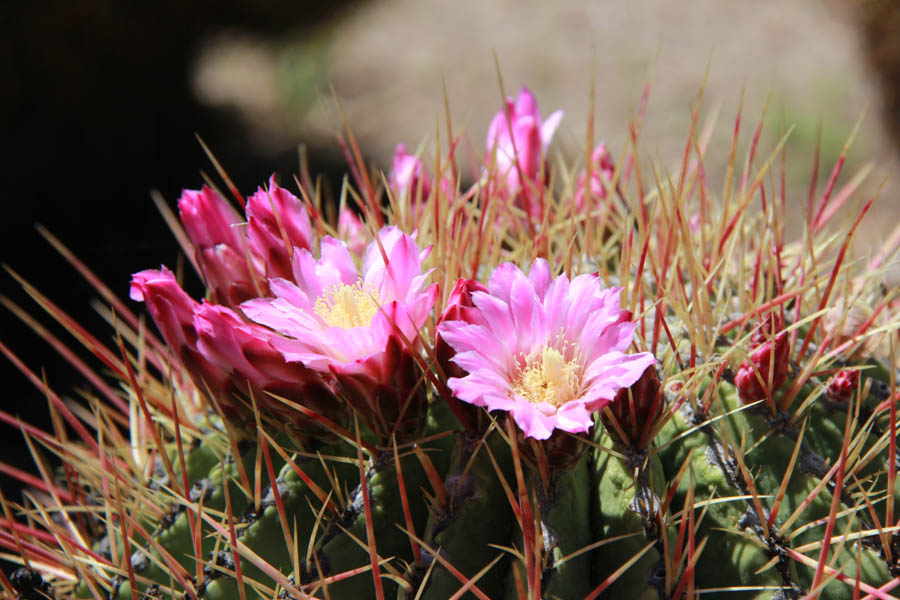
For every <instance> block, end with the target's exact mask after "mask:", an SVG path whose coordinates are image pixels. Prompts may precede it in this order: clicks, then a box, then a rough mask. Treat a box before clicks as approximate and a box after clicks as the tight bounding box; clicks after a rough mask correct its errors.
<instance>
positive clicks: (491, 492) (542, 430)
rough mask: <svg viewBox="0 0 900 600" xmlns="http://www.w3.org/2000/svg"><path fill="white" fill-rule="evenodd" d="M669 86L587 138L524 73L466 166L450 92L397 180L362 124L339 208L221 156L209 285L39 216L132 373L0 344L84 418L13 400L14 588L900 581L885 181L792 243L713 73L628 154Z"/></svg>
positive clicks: (849, 587)
mask: <svg viewBox="0 0 900 600" xmlns="http://www.w3.org/2000/svg"><path fill="white" fill-rule="evenodd" d="M648 91H649V87H648ZM646 98H647V96H646V93H645V95H644V97H643V100H642V103H641V105H640V107H639V109H638V110H637V115H638V117H637V118H636V120H635V121H634V122H633V123H631V124H630V127H629V128H628V136H627V141H626V142H625V143H624V145H623V147H622V148H619V149H617V151H614V149H612V148H611V147H609V146H607V145H606V144H599V143H598V144H595V142H594V140H592V139H591V134H590V132H591V128H590V127H589V128H588V131H589V135H588V139H587V143H586V144H585V150H584V156H585V159H586V160H587V162H586V163H585V164H580V163H579V162H578V161H576V162H575V164H574V165H567V164H563V163H561V162H560V163H558V164H557V163H550V162H549V161H548V159H547V149H548V145H549V144H550V142H551V138H552V137H553V134H554V131H555V130H556V128H557V126H558V125H559V123H560V119H561V117H562V113H561V112H559V111H557V112H556V113H553V115H551V116H550V117H549V118H547V119H546V120H542V118H541V114H540V111H539V109H538V106H537V103H536V100H535V98H534V96H533V95H532V94H531V93H530V92H529V91H528V90H526V89H523V90H522V91H521V92H520V94H519V95H518V97H517V98H516V99H509V100H507V101H506V103H505V105H504V107H503V109H502V110H501V111H500V112H498V113H497V115H496V116H495V118H494V120H493V122H492V123H491V126H490V130H489V132H488V135H487V141H486V144H485V148H484V153H483V154H482V155H481V163H480V165H477V166H476V167H475V168H474V171H473V172H471V173H469V178H468V179H464V178H463V177H462V176H461V170H460V165H459V161H458V156H457V155H456V152H455V150H456V149H457V148H458V142H459V141H460V137H459V133H458V132H456V131H453V130H452V129H451V127H450V121H449V119H448V121H447V128H446V130H445V131H442V132H441V135H444V136H445V139H444V140H437V143H436V144H434V146H435V148H434V152H433V155H432V156H428V155H426V154H425V153H423V152H422V151H421V150H420V151H419V152H417V153H412V154H411V153H408V152H407V150H406V148H405V147H404V146H403V145H399V146H398V148H397V155H396V156H395V160H394V163H393V168H392V169H391V171H390V172H389V173H388V174H386V175H382V174H377V172H376V171H375V170H374V169H372V168H370V167H369V166H368V165H366V164H365V163H364V162H363V161H362V159H361V158H360V154H359V152H358V150H357V147H356V143H355V141H354V139H353V137H352V134H351V133H350V132H349V128H348V129H347V132H346V134H345V136H342V137H341V139H340V143H341V145H342V147H343V148H345V150H346V153H347V157H348V162H349V169H350V173H351V178H348V180H347V181H348V182H347V183H346V185H345V188H344V189H343V190H342V193H341V202H340V205H339V206H338V207H335V206H334V205H333V204H329V203H327V202H325V201H324V200H323V198H322V194H321V188H320V187H319V186H318V185H316V184H315V183H314V182H313V181H312V180H311V179H310V178H309V176H308V174H307V173H306V170H305V169H304V170H303V171H304V173H303V175H302V176H301V177H299V178H294V180H293V182H292V184H291V185H289V186H286V187H282V186H281V185H279V184H278V183H276V180H275V178H274V177H273V178H272V179H271V180H270V181H269V182H268V184H266V185H265V186H263V187H261V188H260V189H259V190H258V191H257V192H256V193H255V194H253V195H252V196H250V197H249V198H244V197H243V196H242V195H241V194H240V193H238V192H237V190H236V189H234V187H233V185H231V184H230V180H229V179H228V177H227V176H226V175H225V173H224V172H221V171H220V175H221V176H222V179H223V181H224V182H225V185H224V190H225V191H224V192H223V191H220V190H218V189H216V187H215V186H214V184H213V183H212V182H210V183H209V185H208V186H206V187H204V188H203V189H202V190H200V191H185V192H184V193H183V195H182V196H181V198H180V200H179V201H178V216H177V217H176V216H175V215H174V214H173V213H172V212H171V211H170V209H169V208H168V207H167V205H166V204H165V203H164V202H160V203H159V204H160V208H161V210H162V212H163V216H164V217H165V218H166V219H167V221H168V222H169V223H170V225H171V227H172V229H173V231H174V233H175V235H176V237H177V239H178V241H179V242H180V244H181V246H182V248H183V250H184V253H185V255H186V256H187V258H188V260H189V261H190V262H191V264H192V266H193V267H194V269H195V271H196V272H197V273H198V274H199V276H200V277H201V278H202V279H203V281H204V283H205V284H206V289H207V293H206V297H205V298H203V299H201V300H197V299H195V298H191V297H190V296H189V295H188V294H187V293H186V292H184V291H183V289H182V288H181V286H180V283H179V280H178V277H177V276H176V275H175V274H174V273H173V272H172V271H169V270H168V269H167V268H166V267H162V268H161V269H159V270H148V271H141V272H139V273H136V274H135V275H134V276H133V280H132V286H131V298H132V299H133V300H135V301H138V302H142V303H143V304H142V305H134V304H126V303H124V302H122V301H120V300H118V299H117V297H116V294H115V293H113V292H111V291H110V290H108V289H106V288H105V287H104V286H103V284H102V283H101V282H99V281H97V280H96V278H95V277H93V275H92V274H91V272H90V271H89V270H88V268H87V267H86V266H85V265H83V264H81V263H80V262H79V261H78V260H77V259H76V258H75V257H74V256H72V255H71V254H70V253H69V252H68V251H67V250H66V249H65V247H64V246H63V245H62V244H61V243H60V242H59V241H58V240H56V239H55V238H53V237H52V236H51V235H50V234H49V233H45V235H46V237H47V238H48V240H49V241H50V242H51V243H52V244H53V245H54V246H55V247H57V248H58V249H59V250H60V252H61V253H62V254H63V256H64V257H65V258H67V259H68V260H69V261H70V262H71V263H72V265H73V266H74V267H75V268H76V269H78V270H79V271H81V272H82V273H83V274H84V275H85V277H87V278H88V279H89V280H90V281H91V282H92V283H93V284H94V285H95V286H96V287H97V290H98V292H99V293H100V294H101V295H102V296H103V298H105V299H106V301H108V302H109V303H110V310H109V311H108V316H109V320H110V324H111V325H112V326H113V327H114V328H115V338H114V339H115V342H114V343H113V344H111V345H109V346H107V345H104V344H103V343H102V342H100V341H99V340H98V339H97V338H95V337H94V336H93V335H92V334H91V333H90V332H87V331H84V330H83V329H81V328H80V327H79V326H78V324H77V323H74V322H73V321H72V320H71V319H70V318H69V317H67V316H66V315H65V314H64V313H63V312H62V311H61V310H60V309H59V308H57V307H56V306H55V305H54V304H52V302H50V301H49V300H48V299H46V298H45V297H43V296H42V295H41V294H40V292H39V291H38V290H36V289H34V288H32V287H31V286H29V285H28V284H27V283H26V282H25V281H24V280H23V279H21V278H20V277H19V276H17V275H14V276H15V277H16V279H17V280H18V281H19V282H20V283H21V284H22V285H23V286H25V288H26V289H27V290H28V292H29V293H30V294H31V295H32V296H33V297H34V299H35V300H36V301H37V302H38V303H39V304H40V306H41V307H43V308H44V309H46V311H47V312H48V313H49V315H50V316H51V317H53V318H55V319H57V320H58V321H60V322H61V323H63V324H64V325H65V326H66V327H67V328H68V329H69V330H70V331H71V332H72V334H73V335H74V336H75V337H76V339H77V340H78V341H79V342H81V343H82V344H84V345H85V346H86V347H87V348H89V349H90V350H91V352H93V353H94V354H95V355H96V356H97V357H98V358H99V359H100V360H101V361H102V362H103V364H104V366H105V368H106V369H107V370H108V371H109V373H111V377H112V380H110V379H109V378H104V377H100V376H99V375H98V374H96V373H94V372H93V371H91V370H90V368H89V367H87V366H85V365H83V364H81V363H77V364H76V365H75V366H76V367H78V368H79V369H80V370H81V371H82V373H83V374H84V375H85V377H86V378H87V379H88V381H89V382H90V383H91V385H92V386H93V387H92V393H90V394H86V395H85V400H84V401H83V402H72V401H70V400H66V399H63V398H60V397H59V396H57V395H56V394H55V393H54V392H53V391H52V390H50V389H48V388H47V387H46V386H45V384H44V383H43V381H42V379H41V378H39V377H37V376H35V375H34V374H33V372H32V371H30V370H29V368H28V367H27V366H25V365H23V364H21V363H20V362H19V361H18V360H17V359H16V358H15V355H14V354H13V353H12V352H11V351H9V350H7V349H6V347H5V346H3V347H2V348H3V350H4V352H5V353H6V355H7V356H8V357H9V358H10V359H11V360H12V361H13V362H15V363H16V364H17V365H18V366H19V368H20V369H21V370H22V371H23V373H25V375H26V376H28V377H29V378H30V379H31V380H32V381H33V382H34V383H35V385H36V386H38V387H39V388H40V389H41V390H42V391H44V392H45V393H46V395H47V397H48V398H49V400H50V402H49V407H50V410H51V412H52V414H53V417H54V423H56V424H57V425H58V427H57V428H56V429H55V432H54V433H48V432H45V431H41V430H38V429H36V428H33V427H30V426H28V425H27V424H24V423H19V422H18V421H17V420H16V419H15V418H14V417H12V416H10V415H7V414H5V413H3V414H2V417H3V419H4V421H6V422H8V423H11V424H14V425H15V426H16V427H19V428H20V430H21V431H22V433H23V435H24V437H25V443H26V444H28V446H29V448H30V449H31V451H32V454H33V455H34V457H35V460H36V464H37V466H38V469H39V471H40V473H41V477H40V478H35V477H29V476H27V475H25V474H23V475H22V477H23V481H24V482H25V483H27V484H28V486H29V488H28V491H26V492H25V493H24V494H23V498H22V500H21V501H20V502H13V501H11V500H10V499H3V509H4V520H3V523H4V528H3V530H2V531H0V544H2V545H3V547H4V548H6V549H7V551H8V553H9V554H11V555H13V556H16V557H18V558H17V559H16V560H17V561H18V562H20V563H21V564H22V568H21V569H20V570H18V571H16V572H15V573H14V574H13V575H12V577H10V578H9V580H7V578H6V577H5V576H4V577H3V579H2V581H0V584H2V586H4V589H5V592H7V593H9V594H13V595H15V594H16V593H18V594H19V595H20V596H21V597H23V598H39V597H44V596H53V595H55V596H56V597H80V598H116V599H122V600H126V599H129V598H161V597H165V598H169V597H172V598H190V599H194V600H231V599H240V600H247V599H254V598H297V599H299V598H334V599H338V598H341V599H342V598H377V599H379V600H381V599H384V598H398V599H410V600H412V599H437V600H446V599H447V598H481V599H487V600H495V599H500V598H509V599H531V600H536V599H538V598H546V599H554V598H562V599H579V600H580V599H584V598H588V599H593V598H647V599H655V598H666V599H668V598H694V597H697V596H698V595H701V594H703V595H710V594H715V596H716V597H729V598H766V599H768V598H772V599H775V598H800V597H808V598H816V597H822V598H848V599H849V598H857V597H862V596H865V597H866V598H886V597H892V594H895V593H896V589H897V586H898V585H900V556H898V554H900V542H898V540H900V538H898V535H897V528H898V515H897V514H895V513H896V512H897V511H896V510H895V504H896V503H897V499H898V491H900V489H898V483H897V477H896V472H897V467H896V465H897V464H898V461H897V455H896V449H895V444H894V440H895V438H896V428H897V415H896V400H897V398H898V395H897V382H896V379H897V368H898V364H900V363H898V360H897V356H896V350H895V347H896V344H897V341H898V337H897V330H898V315H900V312H898V304H897V299H896V297H897V294H896V290H890V291H888V290H887V289H886V288H885V287H884V285H882V283H881V281H882V279H883V274H884V272H885V270H886V268H887V266H888V265H889V263H890V261H891V260H892V259H893V257H894V254H895V253H896V250H897V246H898V241H900V234H895V235H894V237H893V239H892V241H889V242H888V243H887V244H885V246H884V247H883V248H882V251H881V252H880V253H879V254H878V255H877V256H875V257H874V258H873V259H872V260H871V261H870V262H869V263H868V264H863V263H861V262H859V261H854V260H851V257H850V256H848V248H849V245H850V242H851V240H852V238H853V235H854V233H855V232H856V229H857V226H858V225H859V223H860V220H861V219H862V218H863V216H864V215H865V213H866V212H867V211H868V209H869V207H870V206H871V204H872V201H873V200H872V199H867V200H866V201H865V202H861V203H859V204H861V207H860V209H859V210H858V214H857V215H856V217H855V218H848V219H847V220H845V221H844V222H838V218H837V217H835V214H837V212H838V209H839V208H841V206H842V205H846V204H848V203H849V201H850V199H851V198H853V196H854V194H855V191H856V187H857V185H858V180H857V179H855V178H854V179H853V180H851V182H850V183H849V184H847V185H846V186H844V187H843V188H837V185H836V182H837V181H838V180H839V175H840V170H841V167H842V165H843V160H839V162H838V164H837V166H836V167H835V169H834V171H833V174H832V177H831V178H830V179H829V182H828V184H827V188H826V189H824V190H822V191H821V192H820V191H817V189H816V186H815V185H813V186H812V187H811V189H810V194H809V197H808V198H807V199H806V201H807V208H808V210H807V211H806V214H807V221H806V224H805V228H804V230H803V234H802V236H801V239H799V240H798V241H796V242H791V243H788V242H786V241H785V239H784V231H785V222H784V214H785V205H786V203H787V201H788V199H787V198H786V191H785V187H784V186H783V185H779V183H778V182H779V181H783V180H784V169H785V165H786V161H785V154H786V150H785V140H786V139H787V134H785V136H784V137H783V138H782V139H781V140H780V141H779V142H778V143H777V144H776V145H775V146H774V147H773V148H771V149H770V150H768V153H765V152H763V151H762V149H761V148H759V147H758V140H759V135H758V131H759V129H761V128H762V125H763V123H762V121H760V123H759V125H758V129H757V135H754V136H753V138H752V141H751V142H750V146H749V154H748V156H747V158H746V159H745V160H742V161H738V159H737V151H736V149H737V146H738V142H739V139H740V136H741V131H740V120H738V123H737V124H736V126H735V128H734V138H733V142H732V147H731V151H730V154H729V156H730V159H729V161H728V163H727V169H726V173H725V177H724V187H723V189H722V191H721V192H718V191H717V190H714V189H711V188H710V186H709V180H708V179H707V176H706V173H707V171H706V169H705V168H704V159H705V157H706V152H707V141H708V139H709V135H707V134H704V135H699V134H698V132H700V131H704V132H708V131H711V130H712V127H713V125H714V120H715V119H714V118H712V119H710V120H709V121H707V122H702V121H701V102H700V101H699V99H698V102H697V105H696V108H695V110H694V111H693V113H692V124H691V129H690V132H689V135H688V138H687V142H686V145H685V152H684V156H683V160H682V161H681V163H680V166H679V167H677V168H676V169H674V170H673V171H662V170H661V169H660V168H659V167H658V166H657V165H655V164H652V163H646V162H643V161H639V160H636V157H638V156H640V153H639V141H640V135H641V122H642V119H643V113H644V110H645V107H646ZM701 99H702V95H701ZM447 140H450V143H446V141H447ZM445 146H446V149H445ZM216 164H218V163H216ZM739 164H743V165H744V167H743V169H741V168H740V167H739ZM428 165H430V168H429V166H428ZM432 173H433V174H432ZM466 180H469V181H474V183H471V184H465V183H463V182H464V181H466ZM350 181H352V182H353V183H352V185H351V183H350ZM288 188H293V189H295V192H292V191H289V189H288ZM228 196H231V197H232V198H231V200H229V199H227V198H228ZM232 200H233V203H234V205H233V204H232ZM238 208H239V209H240V211H239V210H238ZM242 213H243V214H242ZM7 305H8V307H9V308H11V309H12V310H13V311H15V312H16V313H17V314H19V315H21V316H22V318H23V319H26V320H28V321H29V322H32V323H34V322H33V321H32V320H31V319H30V317H28V316H27V315H26V314H25V313H24V311H22V310H21V309H19V308H18V307H16V306H13V305H11V304H10V303H8V302H7ZM135 308H139V309H141V310H140V311H138V312H141V311H146V313H148V314H149V316H150V318H151V319H152V321H153V323H154V326H148V325H147V323H146V322H145V319H144V318H143V317H140V316H138V315H137V314H136V313H135ZM33 327H34V328H35V331H36V332H38V333H41V332H42V330H41V329H40V326H39V325H37V324H36V323H35V324H34V325H33ZM51 342H52V343H53V345H54V346H55V347H56V348H58V349H62V348H64V346H63V345H62V343H61V342H59V341H58V340H55V339H51ZM67 432H70V433H73V434H74V437H71V438H70V435H69V433H67ZM48 455H53V456H55V457H56V458H57V459H59V461H60V462H61V464H62V465H63V466H62V467H61V468H58V469H53V468H52V467H50V466H48V465H49V463H48V461H47V460H46V459H45V457H46V456H48Z"/></svg>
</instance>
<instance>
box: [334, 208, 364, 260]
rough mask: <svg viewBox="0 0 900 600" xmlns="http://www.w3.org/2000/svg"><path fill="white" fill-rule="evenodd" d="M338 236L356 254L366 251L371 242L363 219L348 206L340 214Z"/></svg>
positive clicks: (359, 254)
mask: <svg viewBox="0 0 900 600" xmlns="http://www.w3.org/2000/svg"><path fill="white" fill-rule="evenodd" d="M337 228H338V230H337V233H338V237H339V238H341V239H342V240H343V241H344V243H346V244H347V248H348V249H349V250H350V252H352V253H353V255H354V256H362V255H363V252H365V251H366V245H367V244H368V243H369V239H368V235H367V234H366V228H365V226H363V224H362V221H360V220H359V217H357V216H356V213H355V212H353V211H352V210H350V209H349V208H347V207H346V206H345V207H344V208H342V209H341V213H340V214H339V215H338V225H337Z"/></svg>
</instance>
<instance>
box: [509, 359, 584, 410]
mask: <svg viewBox="0 0 900 600" xmlns="http://www.w3.org/2000/svg"><path fill="white" fill-rule="evenodd" d="M580 383H581V366H580V365H579V364H578V363H576V362H575V361H574V360H572V361H566V357H565V356H563V354H562V353H561V352H560V351H559V350H557V349H556V348H551V347H549V346H544V347H543V348H541V349H540V350H538V351H535V352H532V353H531V355H529V356H528V357H527V358H526V359H525V366H524V367H523V368H522V369H521V370H520V371H519V376H518V378H517V380H516V382H515V384H514V385H513V391H514V392H515V393H516V394H518V395H520V396H522V397H523V398H525V399H526V400H528V401H529V402H531V403H532V404H540V403H542V402H547V403H549V404H552V405H553V406H556V407H560V406H562V405H563V404H565V403H566V402H569V401H570V400H574V399H575V398H576V397H577V396H578V393H579V391H580V387H581V386H580Z"/></svg>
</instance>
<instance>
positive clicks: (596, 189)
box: [575, 143, 616, 213]
mask: <svg viewBox="0 0 900 600" xmlns="http://www.w3.org/2000/svg"><path fill="white" fill-rule="evenodd" d="M591 162H592V163H593V164H592V165H591V184H590V185H591V187H590V194H591V196H590V197H591V200H592V203H593V202H594V201H596V200H604V199H606V196H607V191H606V188H607V186H609V185H610V183H611V182H612V178H613V174H614V173H615V170H616V167H615V165H614V164H613V162H612V159H611V158H610V156H609V152H608V151H607V149H606V144H604V143H601V144H600V145H598V146H597V147H596V148H594V150H593V152H591ZM587 185H588V184H587V170H584V171H582V172H581V175H579V176H578V183H576V184H575V210H576V211H577V212H578V213H581V211H583V210H584V209H585V200H586V199H587V190H588V187H587ZM589 208H590V207H589Z"/></svg>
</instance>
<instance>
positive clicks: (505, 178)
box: [485, 87, 563, 219]
mask: <svg viewBox="0 0 900 600" xmlns="http://www.w3.org/2000/svg"><path fill="white" fill-rule="evenodd" d="M562 116H563V113H562V111H561V110H557V111H556V112H554V113H553V114H551V115H550V116H549V117H547V120H546V121H543V122H542V121H541V111H540V110H539V109H538V105H537V100H536V99H535V97H534V95H533V94H532V93H531V92H530V91H529V90H528V88H525V87H523V88H522V90H521V91H520V92H519V96H518V97H517V98H516V99H515V100H513V99H512V98H507V99H506V107H505V109H504V110H501V111H500V112H498V113H497V114H496V115H494V118H493V119H492V120H491V124H490V126H489V127H488V133H487V140H486V143H485V152H486V160H487V161H488V164H490V162H491V160H495V161H496V163H495V165H494V173H495V174H496V176H497V177H498V179H499V181H500V183H499V190H498V191H499V192H500V193H501V194H502V195H504V196H506V197H508V198H513V197H516V196H517V195H519V193H520V192H522V195H523V196H524V197H522V198H518V200H517V205H518V206H520V208H523V209H524V210H525V211H526V212H527V213H528V216H529V218H532V219H540V217H541V207H540V205H539V203H538V201H537V198H534V199H533V201H532V198H531V191H530V190H529V188H533V187H534V186H535V184H537V183H538V177H539V176H540V172H541V163H542V162H543V159H544V153H545V152H546V151H547V147H548V146H549V145H550V140H551V139H553V134H554V133H555V132H556V128H557V127H558V126H559V122H560V120H561V119H562Z"/></svg>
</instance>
